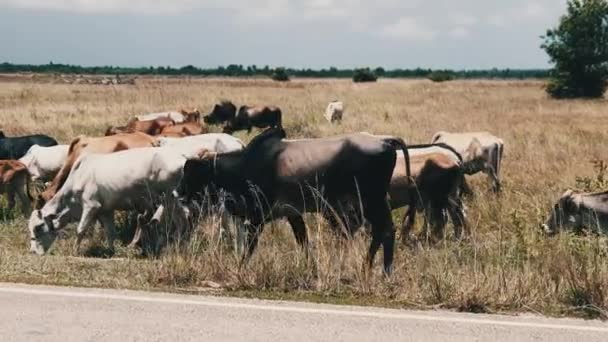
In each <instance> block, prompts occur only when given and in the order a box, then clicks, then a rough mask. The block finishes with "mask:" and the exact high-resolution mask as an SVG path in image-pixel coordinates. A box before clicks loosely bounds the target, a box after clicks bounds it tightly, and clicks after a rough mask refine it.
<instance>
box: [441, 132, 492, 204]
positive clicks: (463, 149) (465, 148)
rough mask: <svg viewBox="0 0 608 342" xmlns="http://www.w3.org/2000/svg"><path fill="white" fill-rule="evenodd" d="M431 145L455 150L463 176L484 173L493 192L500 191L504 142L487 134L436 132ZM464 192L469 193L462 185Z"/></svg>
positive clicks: (466, 187)
mask: <svg viewBox="0 0 608 342" xmlns="http://www.w3.org/2000/svg"><path fill="white" fill-rule="evenodd" d="M432 143H444V144H446V145H448V146H451V147H452V148H454V150H456V151H457V152H458V153H460V155H461V156H462V159H463V170H464V173H465V174H468V175H473V174H476V173H478V172H484V173H486V174H487V175H488V176H489V177H490V179H491V180H492V183H493V189H494V191H495V192H499V191H500V166H501V162H502V156H503V149H504V142H503V140H502V139H500V138H498V137H497V136H495V135H492V134H491V133H488V132H470V133H448V132H438V133H436V134H435V135H434V136H433V140H432ZM463 186H464V188H465V191H466V192H470V190H469V189H468V186H467V185H466V183H463Z"/></svg>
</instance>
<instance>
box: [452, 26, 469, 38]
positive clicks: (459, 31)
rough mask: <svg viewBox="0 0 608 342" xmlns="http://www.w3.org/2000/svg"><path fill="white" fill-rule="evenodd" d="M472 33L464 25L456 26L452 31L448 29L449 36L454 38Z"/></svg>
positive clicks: (464, 36)
mask: <svg viewBox="0 0 608 342" xmlns="http://www.w3.org/2000/svg"><path fill="white" fill-rule="evenodd" d="M470 34H471V32H470V31H469V30H468V29H467V28H464V27H462V26H459V27H455V28H453V29H451V30H450V31H448V36H450V37H452V38H456V39H463V38H466V37H468V36H469V35H470Z"/></svg>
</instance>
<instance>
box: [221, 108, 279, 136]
mask: <svg viewBox="0 0 608 342" xmlns="http://www.w3.org/2000/svg"><path fill="white" fill-rule="evenodd" d="M253 127H258V128H267V127H270V128H282V127H283V126H282V114H281V109H279V108H278V107H274V106H271V107H269V106H263V107H249V106H242V107H241V108H239V112H238V113H237V114H236V117H235V118H234V119H232V120H230V121H228V123H227V124H226V126H225V127H224V133H227V134H232V133H234V132H236V131H242V130H245V129H246V130H247V132H248V133H251V129H252V128H253Z"/></svg>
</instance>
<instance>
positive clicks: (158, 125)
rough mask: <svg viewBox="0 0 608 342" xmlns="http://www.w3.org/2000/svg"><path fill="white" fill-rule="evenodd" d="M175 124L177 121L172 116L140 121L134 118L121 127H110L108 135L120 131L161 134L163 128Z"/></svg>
mask: <svg viewBox="0 0 608 342" xmlns="http://www.w3.org/2000/svg"><path fill="white" fill-rule="evenodd" d="M174 125H175V121H173V120H172V119H170V118H165V117H160V118H157V119H154V120H145V121H139V120H136V119H133V120H131V121H129V123H127V125H126V126H120V127H115V126H112V127H109V128H108V130H107V131H106V134H105V135H106V136H111V135H115V134H120V133H134V132H141V133H145V134H148V135H153V136H154V135H159V134H161V132H162V131H163V129H166V128H167V127H169V126H174Z"/></svg>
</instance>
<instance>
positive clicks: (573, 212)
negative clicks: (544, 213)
mask: <svg viewBox="0 0 608 342" xmlns="http://www.w3.org/2000/svg"><path fill="white" fill-rule="evenodd" d="M585 227H586V228H589V229H591V230H593V231H597V232H598V233H600V234H607V233H608V192H607V191H605V192H596V193H583V192H574V191H572V190H567V191H566V192H564V193H563V194H562V196H561V197H560V199H559V200H558V201H557V203H556V204H555V205H554V206H553V210H551V214H550V215H549V218H548V219H547V222H546V223H545V224H543V229H544V231H545V232H546V233H547V234H551V235H552V234H555V233H557V232H559V231H561V230H569V231H576V232H580V231H581V230H582V229H583V228H585Z"/></svg>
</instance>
